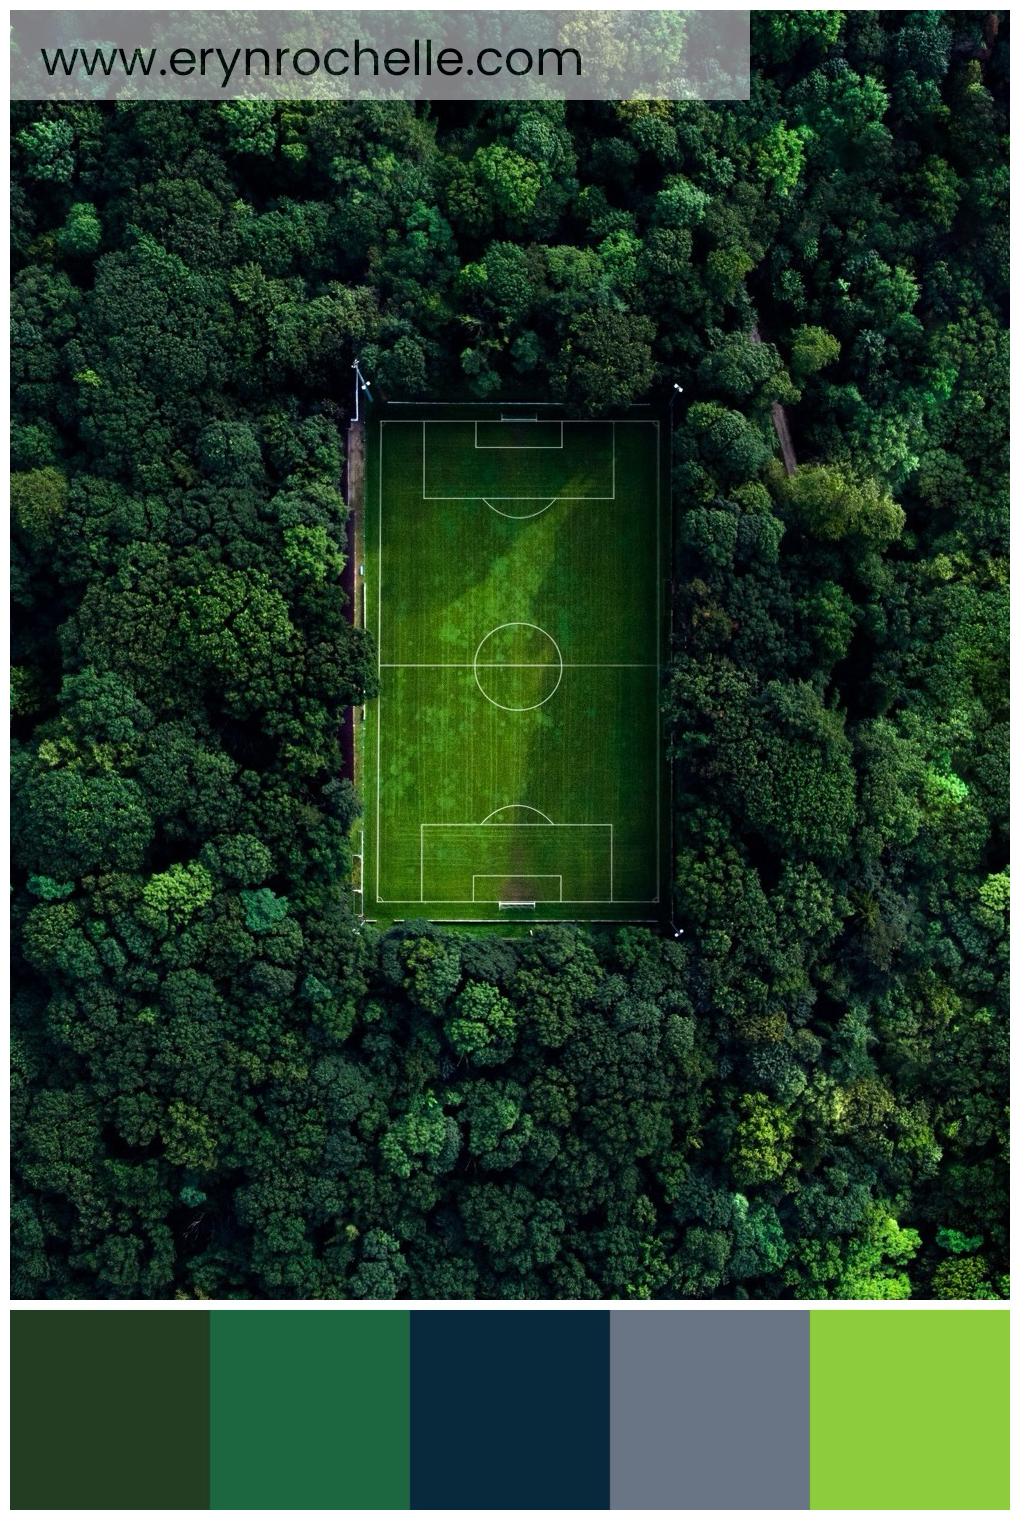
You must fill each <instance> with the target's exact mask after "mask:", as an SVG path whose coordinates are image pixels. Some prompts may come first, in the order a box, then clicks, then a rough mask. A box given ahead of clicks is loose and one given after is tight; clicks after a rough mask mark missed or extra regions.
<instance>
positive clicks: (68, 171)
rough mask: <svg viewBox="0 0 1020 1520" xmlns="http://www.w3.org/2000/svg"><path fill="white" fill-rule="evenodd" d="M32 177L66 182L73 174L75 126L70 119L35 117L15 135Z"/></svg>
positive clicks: (54, 181) (58, 182)
mask: <svg viewBox="0 0 1020 1520" xmlns="http://www.w3.org/2000/svg"><path fill="white" fill-rule="evenodd" d="M17 143H18V146H19V147H20V148H21V149H22V151H23V152H24V155H25V160H26V164H27V167H28V172H29V174H30V175H31V177H32V178H33V179H38V180H44V181H47V182H49V183H51V184H61V185H62V184H66V183H67V181H68V180H69V179H70V178H71V176H72V175H73V174H74V128H73V127H72V125H71V123H70V122H69V121H60V120H42V121H34V122H33V123H32V124H31V126H28V127H24V128H23V129H22V131H20V132H19V133H18V136H17Z"/></svg>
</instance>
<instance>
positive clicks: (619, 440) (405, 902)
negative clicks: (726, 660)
mask: <svg viewBox="0 0 1020 1520" xmlns="http://www.w3.org/2000/svg"><path fill="white" fill-rule="evenodd" d="M448 410H453V409H448ZM464 410H465V415H460V414H459V413H458V412H456V411H455V412H454V416H453V417H450V416H446V415H436V414H435V413H432V412H430V413H429V414H428V415H427V416H426V418H425V419H424V420H422V418H421V417H420V416H419V417H412V418H408V417H406V416H404V415H400V416H393V415H390V414H388V415H387V416H386V418H385V420H382V421H378V420H376V421H373V422H372V423H370V424H369V438H368V450H369V457H368V480H367V490H366V508H365V545H366V550H365V588H366V589H365V607H366V619H367V623H368V626H369V627H370V628H372V629H373V631H374V633H375V635H376V642H377V649H378V660H379V690H380V694H379V697H378V699H377V701H375V702H374V703H372V704H370V705H369V709H368V721H367V722H366V724H365V725H363V731H364V747H363V752H362V777H363V781H362V784H363V791H364V793H365V801H366V808H365V825H364V850H363V871H362V885H363V892H364V912H365V916H366V917H367V918H370V919H379V920H395V919H407V918H429V919H436V920H446V921H451V920H454V921H456V920H472V919H474V920H490V921H491V920H497V921H498V920H503V921H515V920H516V921H522V920H523V921H536V922H537V921H542V920H548V919H557V918H559V919H598V920H606V921H649V920H653V919H656V918H658V917H659V916H660V911H661V909H660V901H661V899H662V898H663V896H664V893H663V889H662V871H663V866H664V862H663V859H662V849H661V838H662V827H663V822H664V818H665V811H664V798H663V784H664V776H663V761H662V737H661V726H660V719H659V671H660V662H661V658H662V635H663V605H664V594H663V593H664V587H663V576H664V575H665V574H666V564H667V557H666V552H665V549H666V545H665V537H664V535H665V529H666V525H665V522H664V507H663V504H662V502H661V499H660V497H661V492H660V441H659V426H658V423H657V422H654V421H641V422H638V421H630V420H626V421H616V422H611V421H606V422H572V421H562V422H561V421H559V420H556V421H553V420H549V419H547V418H542V419H541V420H525V419H523V418H521V417H515V418H513V419H512V420H501V413H500V409H499V408H489V409H488V411H487V414H486V415H479V416H477V417H474V416H471V415H470V414H467V408H465V409H464ZM506 410H507V409H506V408H504V409H503V411H504V413H505V412H506Z"/></svg>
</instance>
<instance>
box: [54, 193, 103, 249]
mask: <svg viewBox="0 0 1020 1520" xmlns="http://www.w3.org/2000/svg"><path fill="white" fill-rule="evenodd" d="M102 237H103V224H102V222H101V221H100V220H99V216H98V214H97V212H96V208H95V206H93V204H92V202H91V201H76V202H75V204H74V205H73V206H72V207H71V209H70V211H69V212H68V213H67V221H66V222H65V223H64V225H63V227H61V229H60V231H59V232H58V233H57V242H58V243H59V244H60V247H61V248H62V249H63V251H64V253H67V254H71V255H72V256H73V257H75V258H91V257H92V255H93V254H94V253H95V252H96V251H97V250H98V248H99V244H100V242H101V241H102Z"/></svg>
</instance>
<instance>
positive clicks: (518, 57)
mask: <svg viewBox="0 0 1020 1520" xmlns="http://www.w3.org/2000/svg"><path fill="white" fill-rule="evenodd" d="M39 51H40V53H41V55H42V60H43V66H44V68H45V69H46V72H47V74H49V76H50V77H51V78H53V77H54V76H55V75H59V74H63V75H65V76H66V77H68V78H71V77H73V76H74V75H75V74H76V73H77V72H78V69H79V68H81V69H84V71H85V73H86V74H87V75H88V76H89V77H90V78H91V77H92V76H94V75H105V77H106V78H110V77H111V75H114V74H122V75H124V76H125V77H126V78H131V77H133V76H135V75H137V74H140V75H142V76H143V77H144V78H146V79H148V78H150V77H151V76H152V75H154V74H157V75H174V76H175V77H176V78H178V79H187V78H189V77H191V76H192V75H195V74H197V75H199V77H201V78H203V79H208V78H213V79H215V78H217V77H218V78H219V83H220V87H221V88H222V89H224V90H225V89H226V88H227V86H228V85H229V84H230V82H231V80H233V79H234V78H235V75H236V78H237V79H238V80H240V79H268V78H269V77H270V76H271V75H275V76H276V77H277V78H281V77H283V76H284V75H287V74H298V75H300V76H301V77H302V78H309V77H311V76H312V75H315V74H328V75H330V76H332V77H333V78H341V77H342V76H343V75H345V74H349V75H350V76H351V77H352V78H355V79H364V78H374V79H378V78H379V77H380V75H390V76H391V77H392V78H394V79H399V78H402V77H404V76H405V75H410V76H411V77H412V78H416V79H417V78H423V79H428V78H431V77H432V76H433V75H434V74H442V75H445V76H446V77H447V78H455V77H456V76H458V75H460V74H466V75H469V76H470V75H474V74H481V75H483V76H484V77H485V78H488V79H492V78H495V77H497V76H498V75H500V74H502V73H507V74H513V75H515V76H516V77H518V78H521V77H523V76H525V75H528V74H537V75H539V76H546V75H549V76H555V77H556V78H557V79H559V78H562V77H563V75H564V73H565V72H569V71H570V70H573V76H574V78H576V79H580V77H581V55H580V53H579V52H578V51H577V49H576V48H555V47H541V48H537V49H536V50H535V51H534V52H532V51H531V50H530V49H528V48H526V47H514V48H511V49H510V50H509V51H508V52H507V53H506V54H503V53H502V52H501V51H500V49H499V48H494V47H484V48H480V49H479V50H478V52H477V53H475V55H474V57H473V59H470V60H469V59H466V58H465V57H464V55H463V54H462V53H461V51H460V49H459V48H455V47H439V48H437V47H435V46H434V45H433V43H432V41H431V40H430V39H427V38H426V39H424V40H422V39H421V38H418V37H415V38H414V39H413V41H412V42H411V44H410V45H409V46H408V47H391V48H387V49H386V50H385V51H382V50H381V49H379V48H374V47H369V46H368V45H366V44H364V43H362V42H361V41H359V40H355V42H354V44H353V46H352V47H350V48H343V47H332V48H328V49H327V50H326V51H325V52H324V53H319V52H317V51H316V49H315V48H308V47H304V48H297V49H295V50H294V51H293V52H292V51H291V49H290V48H275V49H272V50H270V49H268V48H235V49H234V51H233V53H231V52H230V51H229V49H227V50H224V49H223V48H218V47H205V48H197V49H192V48H186V47H178V48H174V49H173V51H172V52H170V53H167V54H165V62H163V63H159V61H158V60H159V54H160V49H159V48H148V49H146V48H135V49H134V50H133V52H131V53H130V54H128V52H127V51H126V50H125V49H124V48H99V47H97V48H92V49H88V48H78V47H76V48H72V49H71V50H70V54H67V53H66V52H65V50H64V49H63V48H53V49H50V48H40V50H39Z"/></svg>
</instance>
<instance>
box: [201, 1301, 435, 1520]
mask: <svg viewBox="0 0 1020 1520" xmlns="http://www.w3.org/2000/svg"><path fill="white" fill-rule="evenodd" d="M210 1414H211V1451H210V1469H211V1482H210V1502H211V1508H213V1509H406V1508H407V1507H408V1504H409V1501H410V1457H409V1451H410V1314H409V1313H408V1311H406V1310H379V1311H374V1312H366V1311H364V1310H361V1311H358V1310H344V1309H318V1310H309V1309H298V1310H287V1309H259V1310H258V1311H244V1310H229V1309H214V1310H213V1311H212V1325H211V1335H210Z"/></svg>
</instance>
